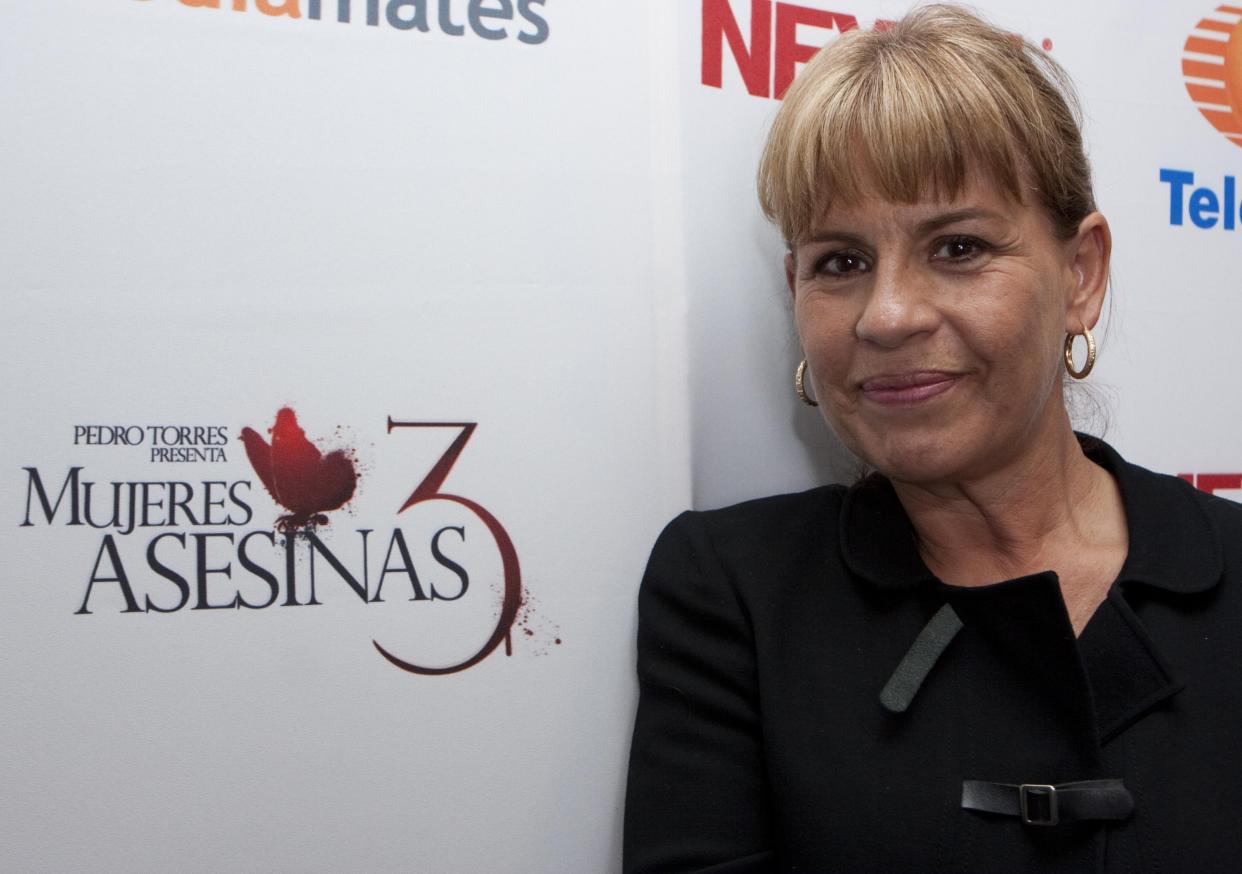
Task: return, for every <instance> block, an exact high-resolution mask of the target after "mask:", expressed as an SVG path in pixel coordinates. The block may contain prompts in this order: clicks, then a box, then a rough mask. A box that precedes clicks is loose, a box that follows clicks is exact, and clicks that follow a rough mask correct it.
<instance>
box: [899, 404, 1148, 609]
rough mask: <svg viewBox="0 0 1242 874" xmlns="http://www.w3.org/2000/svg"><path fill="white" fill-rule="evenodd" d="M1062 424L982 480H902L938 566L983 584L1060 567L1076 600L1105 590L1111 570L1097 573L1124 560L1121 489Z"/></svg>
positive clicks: (957, 579)
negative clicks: (1050, 435) (1082, 592)
mask: <svg viewBox="0 0 1242 874" xmlns="http://www.w3.org/2000/svg"><path fill="white" fill-rule="evenodd" d="M1057 430H1058V431H1059V432H1060V433H1057V434H1055V436H1054V437H1053V438H1052V439H1047V438H1045V439H1042V440H1033V441H1031V448H1030V449H1028V450H1026V451H1024V452H1020V453H1018V454H1017V455H1015V456H1014V457H1013V458H1012V459H1010V460H1008V461H1007V463H1005V464H1003V465H1001V466H999V467H997V468H996V469H993V470H991V471H989V472H988V473H987V474H986V475H983V476H980V477H978V478H975V479H970V480H963V481H959V482H952V483H937V484H911V483H901V482H894V483H893V486H894V488H895V489H896V491H897V495H898V497H899V498H900V500H901V503H902V506H903V507H904V508H905V510H906V513H907V514H908V515H909V517H910V521H911V522H912V523H913V525H914V529H915V531H916V532H917V533H918V537H919V549H920V552H921V554H922V556H923V559H924V561H925V562H926V563H927V565H928V567H929V568H930V569H931V570H932V572H933V573H935V574H936V575H937V576H938V577H940V578H941V579H942V580H944V581H945V582H947V583H950V584H953V585H959V586H978V585H985V584H987V583H993V582H997V581H999V580H1005V579H1010V578H1013V577H1017V576H1024V575H1026V574H1031V573H1038V572H1040V571H1045V570H1055V571H1057V572H1058V573H1060V574H1061V575H1062V587H1063V590H1065V596H1066V600H1067V603H1068V602H1069V601H1070V600H1071V598H1072V597H1076V594H1075V592H1073V591H1071V589H1074V588H1077V589H1083V590H1085V589H1092V590H1093V591H1094V590H1095V589H1098V588H1099V586H1100V585H1101V584H1102V585H1103V586H1104V588H1105V590H1106V588H1107V585H1108V584H1109V583H1111V581H1112V580H1111V578H1109V579H1107V580H1104V581H1101V580H1099V579H1091V578H1092V577H1099V576H1101V575H1106V574H1107V573H1108V570H1107V569H1108V568H1112V570H1113V572H1115V571H1116V570H1118V569H1119V568H1120V563H1121V560H1124V557H1125V551H1126V547H1127V536H1126V530H1125V511H1124V509H1123V507H1122V505H1121V498H1120V493H1119V492H1118V490H1117V487H1116V484H1115V482H1114V481H1113V478H1112V477H1111V476H1110V475H1109V474H1108V473H1107V472H1106V471H1105V470H1103V469H1102V468H1100V467H1099V466H1098V465H1096V464H1094V463H1093V462H1091V461H1090V459H1088V458H1087V457H1086V456H1085V455H1083V453H1082V450H1081V448H1080V447H1079V445H1078V441H1077V438H1076V437H1075V435H1074V433H1073V430H1072V429H1071V428H1070V427H1069V423H1068V420H1066V421H1065V424H1064V428H1063V429H1057ZM1118 555H1119V556H1120V558H1118ZM1104 556H1107V559H1105V558H1104ZM1093 557H1095V558H1093ZM1084 558H1085V560H1084ZM1084 565H1086V566H1085V567H1084ZM1092 568H1096V570H1095V572H1094V573H1093V572H1092V570H1091V569H1092Z"/></svg>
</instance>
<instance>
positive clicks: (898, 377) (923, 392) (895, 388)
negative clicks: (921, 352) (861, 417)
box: [862, 370, 961, 406]
mask: <svg viewBox="0 0 1242 874" xmlns="http://www.w3.org/2000/svg"><path fill="white" fill-rule="evenodd" d="M960 378H961V375H960V374H957V373H946V372H944V371H940V370H919V371H915V372H912V373H897V374H891V375H887V376H873V377H871V378H870V379H867V380H864V381H863V384H862V393H863V396H864V397H865V398H866V399H867V400H869V401H874V402H875V403H877V404H883V405H884V406H901V405H911V404H918V403H922V402H923V401H926V400H929V399H930V398H934V397H935V396H936V395H940V394H943V393H944V392H946V391H948V390H949V389H951V388H953V386H954V385H956V384H957V381H958V379H960Z"/></svg>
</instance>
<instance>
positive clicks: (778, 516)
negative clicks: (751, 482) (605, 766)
mask: <svg viewBox="0 0 1242 874" xmlns="http://www.w3.org/2000/svg"><path fill="white" fill-rule="evenodd" d="M1088 455H1089V456H1091V457H1092V458H1093V460H1094V461H1096V462H1097V463H1099V464H1101V465H1102V466H1104V467H1105V468H1106V469H1108V470H1109V471H1111V472H1112V473H1113V475H1114V476H1115V477H1116V479H1117V482H1118V484H1119V486H1120V489H1121V495H1122V500H1123V503H1124V505H1125V510H1126V515H1127V524H1128V528H1129V537H1130V550H1129V555H1128V557H1127V559H1126V562H1125V565H1124V566H1123V568H1122V571H1121V574H1120V576H1119V577H1118V580H1117V582H1116V583H1115V584H1114V585H1113V587H1112V589H1111V590H1110V592H1109V595H1108V598H1107V599H1106V600H1105V601H1104V603H1103V604H1101V605H1100V607H1099V609H1098V610H1097V612H1096V613H1095V615H1094V616H1093V617H1092V618H1091V620H1090V622H1089V623H1088V624H1087V626H1086V628H1085V629H1084V631H1083V633H1082V635H1081V637H1080V638H1078V639H1075V637H1074V633H1073V629H1072V628H1071V626H1070V622H1069V617H1068V615H1067V613H1066V610H1065V606H1064V602H1063V601H1062V599H1061V596H1060V589H1059V586H1058V582H1057V577H1056V575H1055V574H1054V573H1052V572H1047V573H1042V574H1036V575H1033V576H1029V577H1023V578H1020V579H1014V580H1008V581H1005V582H1001V583H997V584H994V585H990V586H985V587H980V588H962V587H950V586H946V585H944V584H942V583H940V582H939V581H938V580H936V579H935V577H934V576H933V575H932V574H931V573H930V572H929V571H928V570H927V568H926V566H925V565H924V564H923V562H922V561H921V559H920V558H919V555H918V551H917V548H916V544H915V540H914V532H913V529H912V527H911V525H910V522H909V520H908V518H907V517H906V515H905V513H904V512H903V510H902V508H901V505H900V503H899V502H898V501H897V498H896V495H895V494H894V492H893V490H892V488H891V486H889V485H888V484H887V483H885V482H884V481H883V480H877V479H873V480H871V481H869V482H868V483H867V484H864V485H861V486H857V487H854V488H851V489H847V488H844V487H841V486H831V487H824V488H818V489H814V490H811V491H809V492H804V493H802V494H796V495H785V496H779V497H774V498H766V499H763V500H758V501H752V502H749V503H745V504H739V505H737V506H735V507H729V508H726V509H722V510H716V511H711V512H703V513H685V514H683V515H682V516H680V517H678V518H677V519H676V520H674V521H673V522H672V523H671V524H670V525H669V526H668V528H666V529H665V531H664V533H663V534H662V535H661V536H660V539H659V541H658V542H657V544H656V546H655V549H654V551H653V553H652V556H651V560H650V563H649V565H648V568H647V572H646V575H645V578H644V580H643V585H642V590H641V594H640V598H639V631H638V674H639V680H640V690H641V693H640V700H639V707H638V715H637V719H636V722H635V728H634V741H633V748H632V751H631V758H630V771H629V784H628V791H627V797H626V814H625V863H624V867H625V871H626V872H627V874H638V872H674V871H678V872H682V871H711V872H714V874H719V872H768V871H800V872H830V871H842V872H852V874H857V872H872V871H880V872H931V871H961V872H966V871H971V872H975V871H979V872H1006V874H1010V872H1022V871H1032V872H1034V871H1038V872H1059V871H1074V872H1087V871H1091V872H1096V871H1100V872H1137V871H1144V872H1165V874H1169V872H1212V871H1221V872H1225V871H1228V872H1238V871H1242V699H1240V698H1239V689H1240V688H1242V579H1239V577H1240V576H1242V507H1240V506H1239V505H1237V504H1233V503H1231V502H1228V501H1225V500H1223V499H1220V498H1213V497H1211V496H1208V495H1206V494H1204V493H1202V492H1199V491H1197V490H1195V489H1193V488H1192V487H1191V486H1189V485H1188V484H1186V483H1184V482H1182V481H1180V480H1178V479H1174V478H1172V477H1167V476H1162V475H1158V474H1154V473H1151V472H1150V471H1147V470H1144V469H1142V468H1140V467H1136V466H1134V465H1132V464H1128V463H1127V462H1125V461H1124V460H1122V459H1121V458H1120V457H1119V456H1118V455H1117V454H1116V453H1115V452H1114V451H1113V450H1112V449H1110V448H1109V447H1108V446H1106V445H1104V444H1102V443H1098V442H1097V443H1096V444H1095V445H1094V448H1093V449H1091V450H1090V451H1089V452H1088ZM946 603H947V604H949V605H951V607H952V608H953V610H954V611H955V612H956V613H957V615H958V616H959V617H960V619H961V622H962V627H961V629H960V631H959V632H958V633H957V635H956V637H955V638H953V639H952V641H951V643H949V645H948V647H947V649H945V650H944V652H943V654H942V655H940V657H939V658H938V659H937V660H936V661H935V662H934V664H933V665H932V667H931V670H930V672H929V673H928V674H927V676H926V679H925V680H924V681H923V683H922V685H921V686H920V687H919V688H918V691H917V694H916V695H915V697H914V699H913V701H912V703H911V704H910V706H909V708H908V709H907V710H906V711H905V712H902V713H894V712H891V711H890V710H888V709H886V708H885V707H883V706H881V703H880V700H879V693H880V690H881V689H882V688H883V687H884V686H885V684H886V682H887V681H888V680H889V678H890V676H891V675H892V674H893V673H894V670H895V669H896V668H897V666H898V664H899V662H901V661H902V658H903V656H905V654H906V653H907V651H908V650H909V649H910V647H911V644H912V642H913V641H914V640H915V639H916V638H917V637H918V636H919V634H920V632H921V631H922V630H923V629H924V627H925V626H926V625H927V623H928V621H929V619H930V618H931V617H932V616H933V614H935V613H936V612H937V611H938V610H940V608H942V607H943V606H944V605H945V604H946ZM1100 778H1120V779H1122V780H1124V783H1125V787H1126V788H1127V789H1128V790H1129V793H1130V796H1131V797H1132V799H1133V802H1134V811H1133V813H1132V814H1131V815H1130V816H1129V818H1127V819H1124V820H1122V821H1118V822H1101V821H1078V822H1061V823H1060V824H1058V825H1055V826H1047V825H1036V824H1024V823H1023V822H1022V821H1021V819H1020V818H1018V817H1014V816H1006V815H997V814H991V813H983V812H979V811H976V810H966V809H963V808H962V806H961V805H962V786H963V781H964V780H986V781H996V782H1000V783H1008V784H1021V783H1032V784H1060V783H1063V782H1069V781H1077V780H1088V779H1100ZM1045 814H1046V812H1045V813H1044V814H1041V815H1045ZM1034 818H1039V817H1038V816H1036V817H1034Z"/></svg>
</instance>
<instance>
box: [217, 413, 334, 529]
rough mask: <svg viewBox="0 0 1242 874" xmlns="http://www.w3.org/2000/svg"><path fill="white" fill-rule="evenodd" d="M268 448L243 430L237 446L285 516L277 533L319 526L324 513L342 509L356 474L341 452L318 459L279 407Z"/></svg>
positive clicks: (295, 420) (292, 418)
mask: <svg viewBox="0 0 1242 874" xmlns="http://www.w3.org/2000/svg"><path fill="white" fill-rule="evenodd" d="M270 433H271V435H272V444H271V445H270V446H269V445H268V444H267V441H266V440H264V439H263V438H262V437H260V436H259V435H258V434H257V433H256V432H255V431H254V430H252V429H250V428H243V429H242V432H241V440H242V443H243V444H245V447H246V455H247V457H249V459H250V464H251V466H252V467H254V472H255V473H256V474H258V476H259V479H260V480H262V481H263V485H264V486H266V487H267V490H268V492H269V493H270V494H271V496H272V497H273V498H274V499H275V501H276V503H278V504H280V505H281V506H282V507H284V508H285V509H287V510H289V513H288V514H287V515H284V516H281V517H280V518H279V519H278V520H277V521H276V526H277V527H278V528H280V529H281V530H282V531H288V530H291V529H296V528H302V527H306V526H314V525H323V524H325V523H327V521H328V517H327V516H325V515H323V514H324V513H325V512H327V511H328V510H336V509H339V508H340V507H343V506H344V505H345V504H346V503H348V502H349V499H350V498H352V497H353V496H354V489H355V487H356V486H357V485H358V474H357V472H356V471H355V470H354V462H353V460H352V459H351V458H350V457H349V455H348V454H347V453H346V452H345V450H342V449H336V450H333V451H332V452H329V453H328V454H327V455H324V454H323V453H322V452H320V451H319V449H318V448H316V447H315V444H313V443H311V442H310V441H309V440H307V439H306V432H305V431H303V430H302V429H301V428H300V427H299V426H298V417H297V415H296V414H294V412H293V410H291V409H289V408H288V407H285V408H283V409H281V410H280V411H279V412H277V413H276V424H275V425H273V426H272V429H271V432H270Z"/></svg>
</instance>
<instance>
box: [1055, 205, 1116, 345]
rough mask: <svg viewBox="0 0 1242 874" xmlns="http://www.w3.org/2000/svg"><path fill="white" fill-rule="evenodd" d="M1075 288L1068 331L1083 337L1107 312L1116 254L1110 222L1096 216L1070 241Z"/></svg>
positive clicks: (1068, 307) (1070, 299) (1067, 310)
mask: <svg viewBox="0 0 1242 874" xmlns="http://www.w3.org/2000/svg"><path fill="white" fill-rule="evenodd" d="M1068 245H1069V247H1070V249H1069V253H1068V254H1069V256H1070V273H1071V276H1072V278H1073V283H1072V287H1071V288H1070V290H1069V294H1068V295H1067V296H1066V300H1065V331H1066V333H1068V334H1081V333H1082V330H1083V328H1094V327H1095V324H1096V322H1098V321H1099V320H1100V312H1101V311H1102V310H1103V309H1104V296H1105V294H1107V292H1108V268H1109V263H1110V260H1111V258H1112V254H1113V234H1112V231H1110V230H1109V227H1108V219H1106V218H1104V216H1103V215H1101V214H1100V213H1098V212H1093V213H1091V214H1090V215H1088V216H1087V217H1086V218H1084V219H1083V220H1082V221H1081V222H1080V223H1079V225H1078V233H1077V234H1075V235H1074V238H1073V239H1072V240H1070V241H1069V244H1068Z"/></svg>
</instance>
